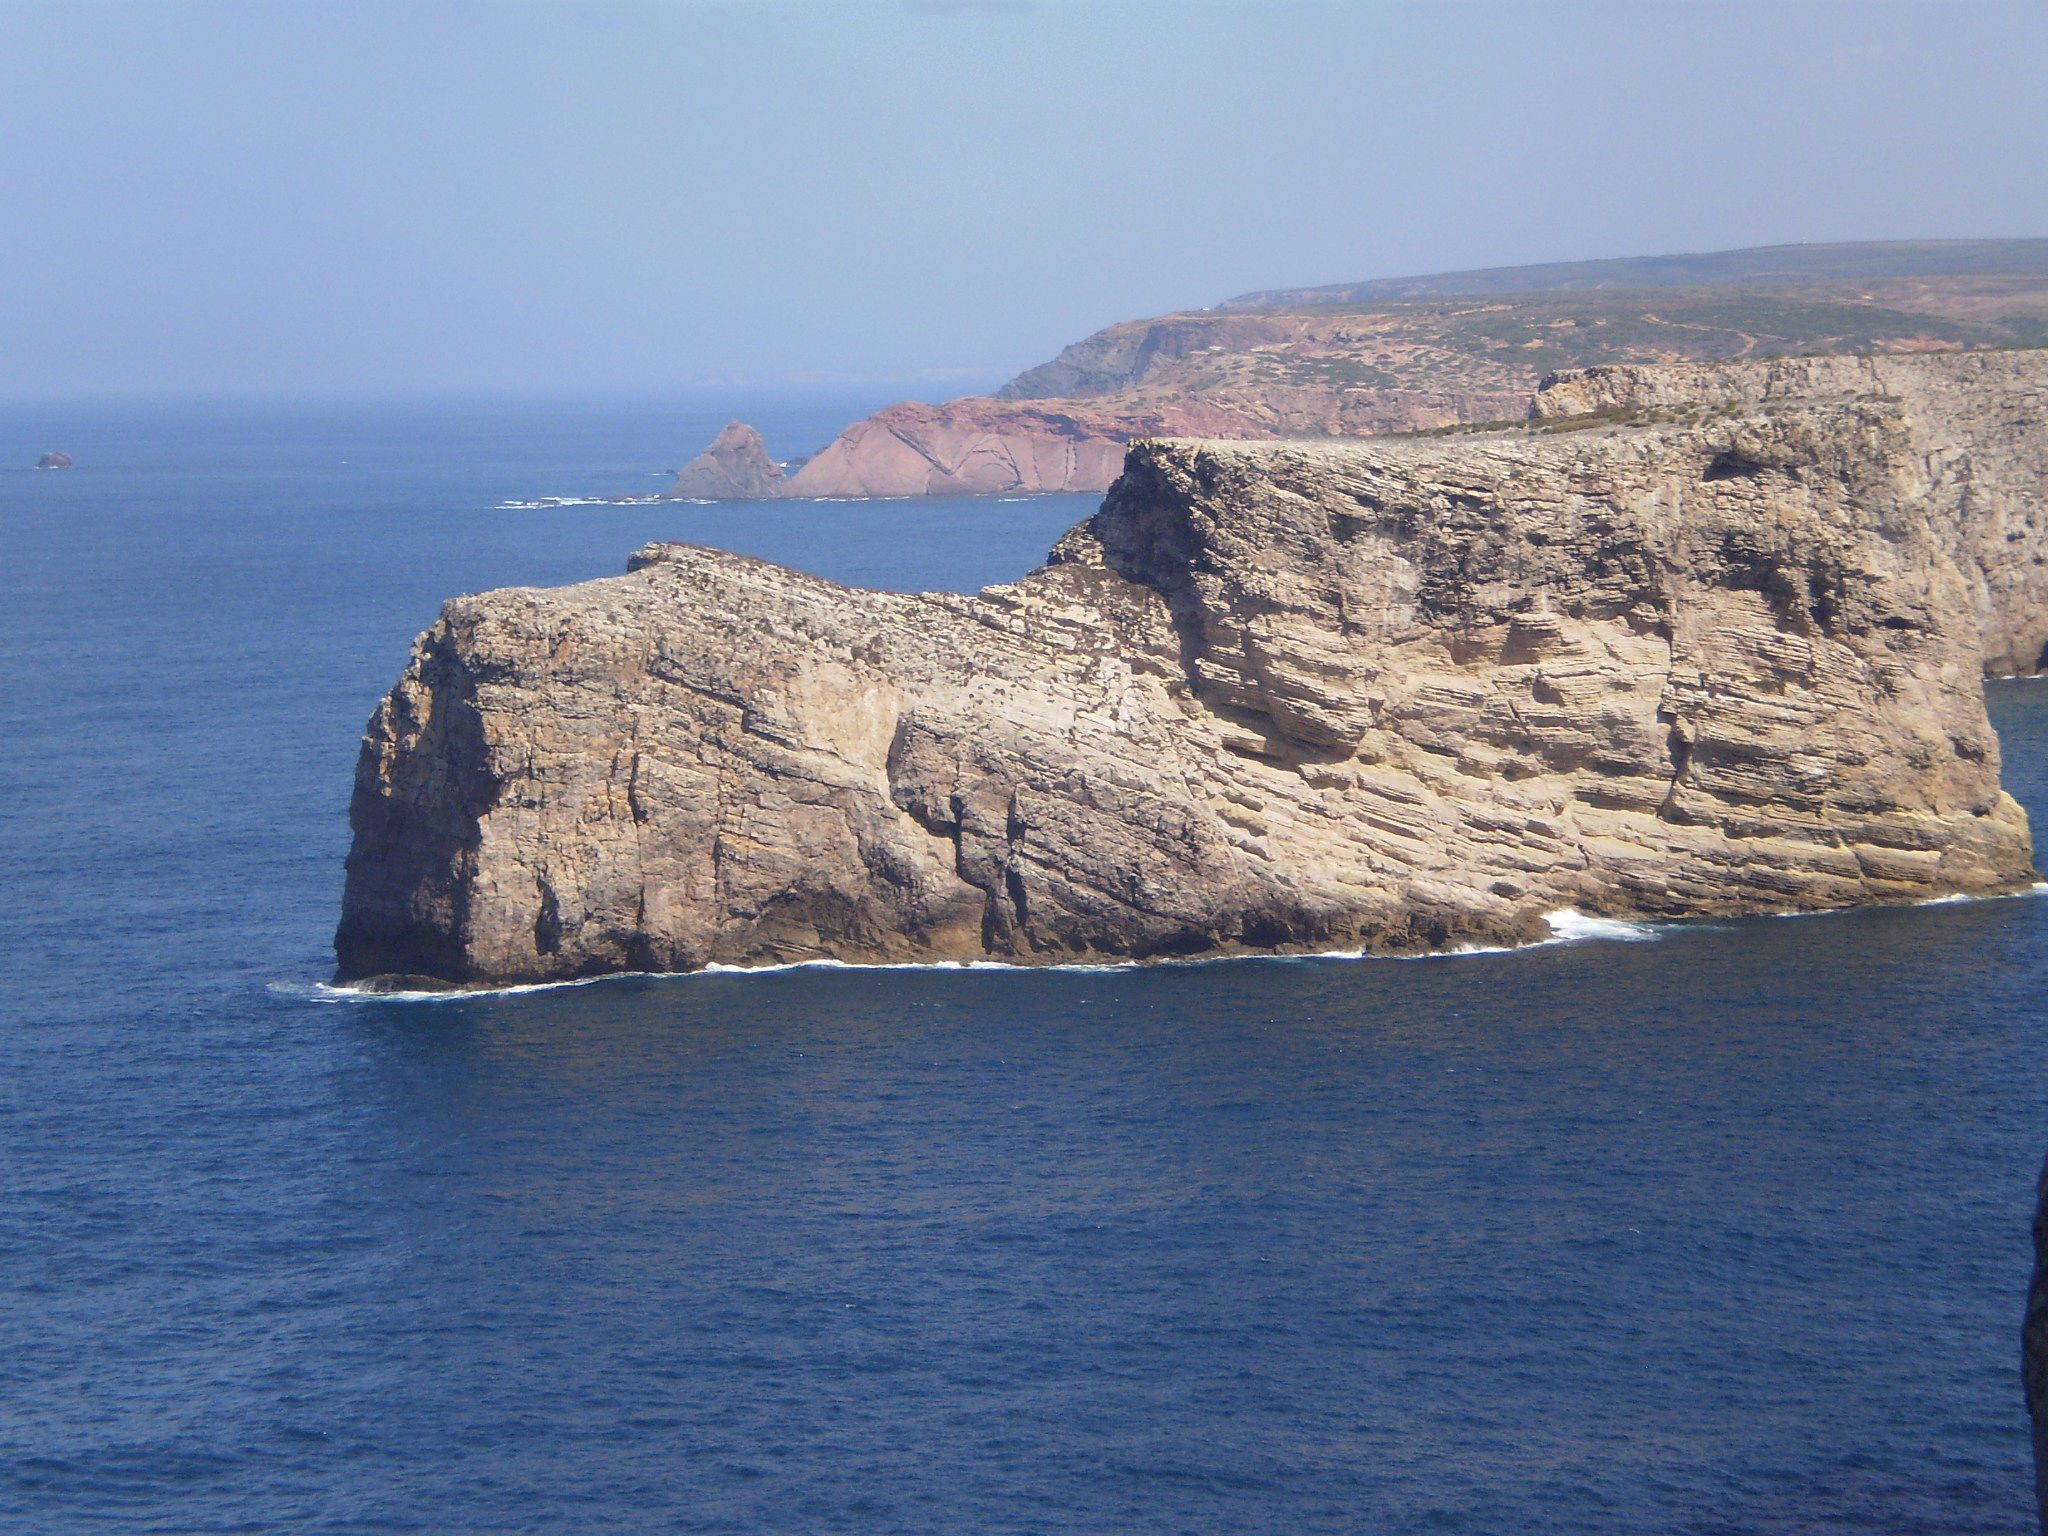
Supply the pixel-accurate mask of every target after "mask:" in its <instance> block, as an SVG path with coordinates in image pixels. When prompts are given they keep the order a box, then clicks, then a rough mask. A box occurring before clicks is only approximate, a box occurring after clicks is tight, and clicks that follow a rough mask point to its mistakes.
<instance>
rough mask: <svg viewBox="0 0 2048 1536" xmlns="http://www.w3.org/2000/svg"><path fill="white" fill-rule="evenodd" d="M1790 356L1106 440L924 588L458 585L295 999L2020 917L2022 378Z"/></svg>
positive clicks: (661, 572)
mask: <svg viewBox="0 0 2048 1536" xmlns="http://www.w3.org/2000/svg"><path fill="white" fill-rule="evenodd" d="M1824 361H1827V362H1830V363H1834V362H1840V363H1842V364H1843V367H1841V368H1840V369H1830V368H1822V367H1812V368H1806V367H1805V366H1804V365H1800V364H1792V365H1770V364H1752V365H1733V366H1727V367H1719V368H1711V369H1677V370H1637V369H1623V370H1598V371H1595V372H1594V373H1591V374H1586V375H1576V376H1573V377H1572V378H1570V379H1566V380H1561V381H1559V383H1558V384H1557V385H1556V386H1555V391H1556V394H1555V398H1554V399H1553V400H1552V402H1551V404H1550V406H1549V407H1546V408H1548V409H1551V411H1552V414H1553V416H1559V415H1561V416H1566V417H1583V418H1587V419H1588V420H1587V423H1586V424H1585V425H1584V428H1583V430H1544V431H1540V432H1536V433H1533V434H1532V433H1526V432H1518V433H1502V434H1493V435H1475V436H1460V437H1453V438H1444V439H1427V438H1425V439H1406V440H1390V439H1381V440H1375V441H1368V442H1360V443H1355V444H1341V445H1340V444H1324V445H1315V446H1307V445H1296V444H1280V443H1236V442H1232V443H1221V442H1195V441H1153V442H1146V443H1140V444H1138V445H1136V446H1134V447H1133V449H1132V450H1131V453H1130V457H1129V461H1128V464H1127V466H1126V469H1125V473H1124V475H1123V478H1122V479H1121V480H1119V481H1118V483H1117V485H1116V486H1115V487H1114V488H1113V489H1112V491H1111V492H1110V494H1109V497H1108V498H1107V500H1106V501H1105V503H1104V505H1103V509H1102V511H1101V512H1100V513H1099V514H1098V515H1097V516H1095V517H1094V518H1093V519H1091V520H1090V521H1088V522H1087V523H1084V524H1082V525H1081V526H1080V527H1078V528H1076V529H1075V530H1074V531H1073V532H1071V533H1070V534H1068V535H1067V537H1066V538H1065V539H1064V540H1062V541H1061V543H1060V545H1059V546H1058V547H1057V548H1056V549H1055V551H1054V552H1053V557H1052V563H1050V564H1049V565H1047V566H1046V567H1044V568H1043V569H1041V570H1038V571H1035V572H1033V573H1031V574H1030V575H1029V576H1026V577H1025V578H1024V579H1023V580H1021V581H1019V582H1017V583H1015V584H1014V585H1011V586H1001V587H992V588H989V589H987V590H986V591H984V592H982V593H980V594H979V595H977V596H973V597H965V596H955V595H949V594H930V593H928V594H920V595H898V594H891V593H883V592H869V591H859V590H853V589H849V588H845V587H841V586H837V585H834V584H833V583H830V582H826V581H822V580H819V579H817V578H815V577H811V576H807V575H803V574H801V573H799V572H796V571H791V570H786V569H783V568H781V567H778V566H773V565H769V564H766V563H763V562H761V561H758V560H752V559H748V558H746V557H743V556H739V555H733V554H728V553H724V552H721V551H717V550H711V549H703V548H698V547H694V546H691V545H683V544H660V545H650V546H649V547H647V548H646V549H643V550H642V551H640V552H639V553H638V554H637V555H636V556H634V558H633V560H632V562H631V567H630V573H629V574H628V575H625V576H622V577H616V578H611V579H608V580H603V581H593V582H587V583H584V584H582V585H580V586H574V587H566V588H561V589H555V590H536V589H526V588H515V589H511V590H506V591H500V592H492V593H486V594H484V595H481V596H475V597H464V598H459V599H457V600H455V601H454V602H451V603H450V604H448V606H447V608H446V609H445V610H444V612H443V615H442V618H441V620H440V622H439V623H437V624H436V625H435V626H434V627H433V628H432V629H431V630H429V631H428V632H427V633H426V634H425V635H424V636H422V637H421V639H420V640H419V642H418V644H417V645H416V647H415V649H414V654H413V659H412V664H411V666H410V667H409V668H408V669H407V672H406V674H405V676H404V678H403V679H402V680H401V681H400V683H399V685H398V686H397V688H396V689H395V690H394V691H393V692H392V694H391V696H390V697H389V698H388V699H387V700H386V701H385V702H384V704H383V705H382V706H381V707H380V708H379V710H378V712H377V714H376V716H375V718H374V719H373V720H372V722H371V725H370V730H369V735H368V737H367V740H366V741H365V744H364V750H363V756H362V761H361V766H360V769H359V774H358V780H357V788H356V796H355V803H354V807H353V822H354V826H355V846H354V851H353V852H352V853H351V855H350V859H349V879H348V890H347V895H346V898H345V902H344V913H343V918H342V923H341V929H340V933H339V935H338V939H337V947H338V950H339V954H340V962H341V965H340V974H341V976H342V977H343V978H344V979H349V980H360V979H364V978H372V977H377V976H388V975H394V974H396V975H405V976H425V977H432V978H438V979H440V980H442V981H445V982H450V983H455V984H479V983H498V982H509V981H520V980H538V979H548V978H566V977H575V976H582V975H591V974H598V973H603V972H607V971H620V970H684V969H691V968H695V967H699V966H703V965H705V964H707V963H711V962H724V963H730V964H741V965H745V964H761V963H768V962H777V961H787V960H794V959H802V958H811V957H826V956H829V957H836V958H840V959H845V960H853V961H903V960H942V959H944V960H961V959H978V958H984V957H996V958H1003V959H1011V960H1024V961H1034V960H1037V961H1047V960H1073V959H1105V960H1106V959H1121V958H1126V957H1138V958H1146V957H1163V956H1175V955H1198V954H1223V953H1232V952H1242V951H1252V950H1259V951H1271V950H1279V951H1289V950H1294V951H1300V950H1320V949H1332V948H1364V949H1368V950H1375V951H1386V952H1402V951H1413V950H1420V949H1427V948H1432V947H1441V946H1447V945H1456V944H1461V943H1474V942H1512V941H1516V940H1521V939H1526V938H1529V937H1532V936H1534V935H1536V934H1537V933H1539V932H1540V931H1541V918H1542V914H1544V913H1545V912H1548V911H1552V910H1554V909H1556V908H1559V907H1565V906H1576V907H1579V908H1582V909H1586V910H1589V911H1594V912H1601V913H1611V914H1645V915H1665V914H1682V913H1715V912H1744V911H1762V910H1783V909H1787V908H1825V907H1837V906H1844V905H1850V904H1855V903H1866V902H1897V901H1914V900H1922V899H1926V898H1929V897H1933V896H1938V895H1945V894H1950V893H1958V892H1960V893H1970V894H1990V893H1996V892H2003V891H2011V890H2014V889H2017V888H2020V887H2022V886H2024V885H2026V884H2027V883H2029V882H2030V881H2031V880H2032V879H2033V874H2032V871H2031V868H2030V864H2031V852H2030V846H2029V840H2028V833H2027V825H2026V819H2025V816H2024V814H2023V813H2022V812H2021V810H2020V809H2019V807H2018V806H2017V805H2016V804H2015V803H2014V802H2013V801H2012V800H2011V799H2010V798H2009V797H2007V796H2005V795H2004V794H2002V793H2001V792H2000V789H1999V783H1998V743H1997V740H1996V738H1995V736H1994V735H1993V733H1992V731H1991V729H1990V727H1989V725H1988V724H1987V722H1986V719H1985V715H1984V707H1983V698H1982V688H1981V682H1980V677H1981V666H1982V662H1983V659H1984V657H1985V656H1986V654H1987V651H1988V652H1990V653H1991V654H1993V655H1994V657H2002V658H2003V659H2001V660H1999V661H1998V664H1999V665H2000V666H2001V667H2003V666H2004V665H2005V661H2007V660H2011V659H2013V657H2015V656H2018V655H2019V654H2020V652H2019V651H2015V650H2014V647H2015V646H2018V647H2020V648H2021V650H2024V648H2025V647H2026V646H2034V647H2035V649H2034V652H2033V654H2032V655H2031V656H2027V657H2025V660H2026V661H2027V664H2028V665H2031V664H2032V663H2033V661H2035V660H2038V643H2039V638H2038V637H2039V631H2040V628H2041V623H2040V618H2041V615H2040V613H2039V608H2040V603H2039V597H2040V588H2039V583H2040V580H2041V577H2040V565H2039V561H2040V555H2039V554H2037V553H2036V551H2039V550H2041V549H2042V547H2043V546H2042V541H2041V539H2040V537H2039V533H2040V530H2039V528H2038V527H2037V526H2036V524H2037V520H2038V518H2039V517H2040V516H2041V515H2042V513H2041V503H2040V492H2041V489H2042V485H2043V469H2044V456H2048V430H2044V428H2043V426H2042V420H2041V417H2042V400H2043V389H2042V386H2043V383H2044V381H2048V367H2044V358H2043V356H2042V354H2038V353H2000V354H1989V353H1986V354H1969V355H1964V356H1961V357H1955V356H1948V357H1930V358H1915V359H1882V360H1872V361H1878V362H1882V363H1884V364H1885V365H1886V367H1885V370H1884V371H1883V372H1881V373H1873V372H1871V371H1870V370H1868V369H1865V368H1861V367H1859V360H1853V359H1851V360H1824ZM1802 369H1803V370H1804V371H1802ZM1674 380H1676V381H1677V382H1674ZM1717 390H1718V391H1719V393H1718V394H1717V393H1715V391H1717ZM1667 396H1668V398H1667ZM1579 424H1580V423H1578V422H1577V421H1552V422H1551V423H1550V424H1549V425H1550V427H1551V428H1553V429H1554V428H1566V427H1572V426H1576V425H1579ZM1997 551H2003V553H2001V554H1999V557H1998V558H1997V559H1992V558H1991V553H1992V552H1997ZM2030 562H2031V563H2030ZM2022 568H2024V572H2023V570H2022ZM2021 609H2030V611H2028V612H2024V613H2023V612H2021V611H2019V610H2021ZM1987 635H1988V636H1989V639H1988V640H1987Z"/></svg>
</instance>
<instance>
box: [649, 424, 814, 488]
mask: <svg viewBox="0 0 2048 1536" xmlns="http://www.w3.org/2000/svg"><path fill="white" fill-rule="evenodd" d="M786 492H787V482H786V481H785V480H784V479H783V476H782V466H781V465H779V464H777V463H776V462H775V461H774V460H773V459H771V458H769V457H768V448H767V445H766V444H764V443H763V442H762V441H761V434H760V433H759V432H756V431H755V430H754V429H753V428H752V427H750V426H748V425H747V424H746V423H745V422H744V421H729V422H727V423H726V424H725V429H724V430H723V431H722V432H720V433H719V434H718V436H716V437H714V438H713V439H712V440H711V446H710V447H709V448H706V449H705V450H704V451H703V452H702V453H700V454H698V455H697V457H696V458H694V459H692V460H690V462H689V463H687V464H685V465H684V466H683V467H682V470H681V471H680V472H679V473H678V474H677V475H676V478H675V482H674V483H673V484H672V485H670V486H669V488H668V489H667V490H666V491H664V492H663V493H662V499H663V500H664V501H771V500H773V499H774V498H776V497H778V496H781V495H784V494H786Z"/></svg>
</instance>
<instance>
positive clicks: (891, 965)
mask: <svg viewBox="0 0 2048 1536" xmlns="http://www.w3.org/2000/svg"><path fill="white" fill-rule="evenodd" d="M1572 919H1576V922H1577V924H1578V925H1582V926H1573V925H1572V923H1571V921H1570V920H1572ZM1561 920H1563V921H1562V926H1561ZM1545 921H1547V922H1549V923H1550V925H1551V928H1552V931H1553V935H1554V936H1553V937H1551V938H1548V939H1536V940H1533V941H1531V942H1530V943H1527V944H1460V945H1457V946H1455V947H1453V948H1451V949H1428V950H1420V951H1417V952H1415V953H1412V954H1401V955H1389V954H1374V953H1373V952H1372V951H1370V950H1364V949H1318V950H1308V951H1304V952H1301V953H1297V954H1271V955H1194V956H1189V957H1188V958H1185V959H1171V960H1099V961H1054V962H1050V963H1047V964H1042V965H1040V964H1029V963H1025V962H1020V961H1015V960H833V959H829V958H825V957H820V958H817V959H811V960H784V961H780V962H777V963H774V964H769V965H728V964H726V963H725V962H724V961H720V960H714V961H712V962H711V963H710V964H709V965H706V966H702V967H700V968H699V969H697V970H694V971H608V972H606V973H605V974H604V975H602V976H579V977H577V978H575V979H574V980H572V981H528V982H520V983H517V984H515V985H512V986H504V987H462V988H455V989H451V990H448V991H435V992H379V991H373V990H371V989H369V988H365V987H351V986H333V985H330V984H328V983H326V982H282V981H278V982H272V983H270V986H269V990H270V991H271V992H273V993H275V994H277V995H278V996H280V997H295V998H299V999H301V1000H302V1001H305V1002H315V1003H451V1002H459V1001H461V1000H462V999H463V998H474V997H511V996H514V995H516V994H519V993H522V992H553V991H557V990H559V989H560V988H563V987H589V986H595V985H597V984H598V983H599V982H604V981H630V980H635V979H639V980H656V981H688V980H689V979H690V978H692V977H695V976H768V975H773V974H775V973H777V972H781V971H1015V972H1019V973H1029V974H1038V973H1041V972H1045V971H1059V972H1067V973H1073V974H1083V975H1090V976H1099V975H1101V974H1103V973H1104V972H1106V971H1157V970H1187V969H1192V968H1193V967H1196V966H1209V965H1302V964H1309V963H1314V962H1318V961H1331V960H1409V961H1413V960H1458V959H1464V958H1468V957H1470V956H1473V955H1510V954H1514V953H1516V952H1518V951H1520V950H1525V949H1542V948H1546V947H1548V946H1549V945H1552V944H1564V943H1571V942H1574V941H1576V940H1578V939H1591V938H1636V939H1641V938H1652V937H1655V935H1654V934H1652V933H1650V932H1649V930H1648V929H1647V928H1646V927H1645V926H1644V925H1642V924H1639V923H1623V922H1617V921H1615V920H1613V919H1610V918H1599V917H1584V916H1582V915H1581V914H1578V913H1563V914H1555V913H1554V914H1551V915H1550V916H1549V917H1547V918H1546V919H1545ZM1566 928H1570V930H1571V931H1570V932H1566V931H1565V929H1566Z"/></svg>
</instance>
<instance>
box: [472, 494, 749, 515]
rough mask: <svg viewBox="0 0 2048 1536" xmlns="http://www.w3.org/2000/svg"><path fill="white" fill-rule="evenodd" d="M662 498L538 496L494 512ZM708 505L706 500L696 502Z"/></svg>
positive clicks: (641, 504)
mask: <svg viewBox="0 0 2048 1536" xmlns="http://www.w3.org/2000/svg"><path fill="white" fill-rule="evenodd" d="M660 500H662V498H661V497H659V496H539V497H536V498H534V499H533V500H532V501H501V502H499V503H498V504H497V505H496V506H495V507H493V508H492V509H491V510H492V511H494V512H545V511H549V510H551V509H553V508H555V507H646V506H652V505H654V504H655V503H656V502H658V501H660ZM697 505H699V506H708V505H709V503H708V502H698V503H697Z"/></svg>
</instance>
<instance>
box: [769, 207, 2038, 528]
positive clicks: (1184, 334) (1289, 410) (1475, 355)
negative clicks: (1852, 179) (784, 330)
mask: <svg viewBox="0 0 2048 1536" xmlns="http://www.w3.org/2000/svg"><path fill="white" fill-rule="evenodd" d="M2043 343H2048V241H2044V240H1928V241H1872V242H1865V243H1858V244H1846V245H1813V246H1779V247H1769V248H1763V249H1758V250H1747V251H1718V252H1710V253H1706V254H1703V255H1691V256H1653V257H1640V258H1622V259H1617V260H1607V261H1586V262H1563V263H1551V264H1547V265H1543V266H1534V267H1501V268H1493V269H1489V270H1485V271H1475V272H1451V273H1439V274H1435V275H1432V276H1425V277H1408V278H1390V279H1381V280H1377V281H1373V282H1366V283H1350V284H1337V285H1333V286H1329V287H1322V288H1295V289H1275V290H1270V291H1267V292H1262V293H1251V294H1244V295H1241V296H1240V297H1238V298H1236V299H1231V300H1228V301H1226V302H1225V303H1223V304H1220V305H1218V306H1216V307H1215V308H1213V309H1206V310H1195V311H1188V312H1183V313H1178V314H1169V315H1161V316H1158V317H1155V318H1152V319H1146V320H1129V321H1124V322H1121V323H1119V324H1116V325H1112V326H1109V327H1106V328H1105V329H1103V330H1101V331H1098V332H1096V333H1095V334H1094V335H1092V336H1089V337H1087V338H1085V339H1084V340H1081V341H1078V342H1076V343H1074V344H1073V345H1072V346H1070V347H1068V348H1066V350H1065V351H1063V352H1061V353H1060V354H1059V356H1058V357H1056V358H1054V359H1053V360H1052V361H1050V362H1047V363H1043V364H1041V365H1039V366H1038V367H1036V368H1032V369H1028V370H1027V371H1025V372H1024V373H1022V374H1020V375H1018V376H1017V377H1016V378H1014V379H1012V380H1011V381H1010V382H1009V383H1008V384H1006V385H1004V386H1003V388H1002V389H1001V390H1000V391H999V392H998V393H997V394H996V395H995V396H994V397H988V396H978V395H976V396H968V397H965V398H963V399H959V400H952V401H947V402H944V403H942V404H936V405H928V404H924V403H921V402H916V401H909V402H904V403H902V404H899V405H894V406H891V407H889V408H888V409H887V410H885V411H881V412H878V413H877V414H876V415H874V416H871V417H869V418H867V419H866V420H865V421H861V422H856V423H855V424H854V425H853V426H851V427H849V428H847V430H846V431H845V432H844V433H842V434H841V435H840V437H839V438H838V440H837V441H835V442H834V443H833V444H832V445H831V446H830V447H828V448H827V449H825V450H824V451H823V452H822V453H820V454H819V455H818V457H817V458H816V459H815V460H813V461H812V463H811V464H810V465H808V466H806V468H805V470H804V471H803V472H802V473H800V474H799V475H797V476H796V477H795V482H794V483H793V484H792V486H791V489H790V493H791V494H792V495H800V496H917V495H925V494H929V493H932V492H935V491H943V492H953V493H958V492H1009V493H1029V492H1040V491H1097V490H1101V489H1103V488H1104V487H1106V486H1107V485H1108V484H1109V482H1110V481H1111V480H1112V479H1113V478H1114V477H1115V475H1116V473H1117V469H1118V467H1119V465H1120V464H1121V462H1122V448H1123V445H1124V444H1126V443H1128V442H1130V441H1131V440H1132V439H1134V438H1139V437H1157V436H1186V437H1233V438H1246V439H1266V440H1279V439H1290V438H1300V437H1359V436H1369V435H1373V434H1378V433H1388V432H1407V431H1416V430H1424V429H1429V428H1434V427H1440V426H1446V425H1451V424H1457V423H1471V422H1484V421H1504V420H1509V419H1515V418H1519V417H1521V416H1523V415H1525V414H1527V412H1528V410H1529V408H1530V402H1531V398H1532V396H1533V395H1534V393H1535V391H1536V388H1537V386H1538V384H1539V383H1540V382H1541V380H1542V379H1543V378H1544V377H1545V376H1546V375H1547V374H1549V373H1552V372H1555V371H1558V370H1561V369H1567V368H1583V367H1588V366H1595V365H1600V364H1607V363H1617V362H1644V363H1654V362H1679V361H1686V360H1702V361H1704V360H1720V359H1747V358H1759V357H1765V356H1770V355H1774V354H1784V355H1799V354H1803V353H1834V354H1842V353H1863V352H1897V353H1912V352H1923V351H1957V350H1964V349H1967V348H1973V347H1990V346H2008V345H2027V346H2037V345H2041V344H2043Z"/></svg>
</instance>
